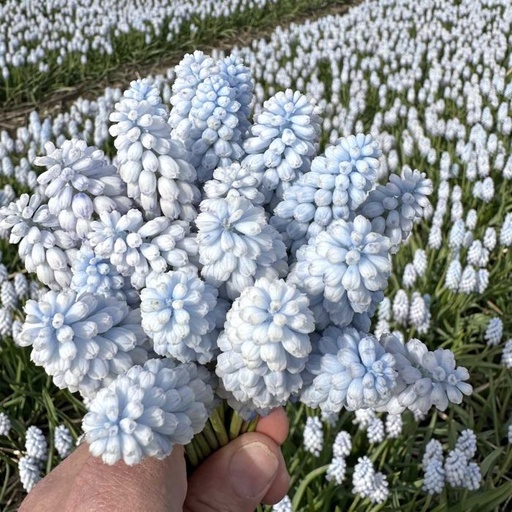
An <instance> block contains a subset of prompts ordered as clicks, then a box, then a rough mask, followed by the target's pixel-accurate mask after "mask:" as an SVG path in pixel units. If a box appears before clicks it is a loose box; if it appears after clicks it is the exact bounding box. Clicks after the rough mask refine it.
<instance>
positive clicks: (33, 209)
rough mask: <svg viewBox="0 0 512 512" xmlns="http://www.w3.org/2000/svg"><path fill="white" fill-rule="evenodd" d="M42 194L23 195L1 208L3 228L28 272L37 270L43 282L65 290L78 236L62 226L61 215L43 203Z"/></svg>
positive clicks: (0, 227)
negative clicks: (59, 216) (58, 215)
mask: <svg viewBox="0 0 512 512" xmlns="http://www.w3.org/2000/svg"><path fill="white" fill-rule="evenodd" d="M42 199H43V198H42V196H40V195H38V194H34V195H32V196H29V195H28V194H22V195H21V196H20V198H19V199H17V200H16V201H14V202H12V203H10V204H9V205H8V206H3V207H2V208H0V229H2V230H5V232H6V236H8V237H9V242H10V243H11V244H17V245H18V254H19V255H20V258H21V260H22V261H23V263H24V265H25V268H26V269H27V271H28V272H34V273H37V277H38V279H39V281H41V282H42V283H43V284H45V285H47V286H49V287H51V288H53V289H65V288H68V287H69V284H70V282H71V271H70V256H71V254H72V252H70V250H71V249H73V248H74V247H76V245H77V244H78V239H77V237H76V235H74V234H73V233H68V232H66V231H63V230H62V229H59V228H60V225H59V220H58V218H57V217H56V216H55V215H53V214H52V213H50V211H49V207H48V205H46V204H41V203H42Z"/></svg>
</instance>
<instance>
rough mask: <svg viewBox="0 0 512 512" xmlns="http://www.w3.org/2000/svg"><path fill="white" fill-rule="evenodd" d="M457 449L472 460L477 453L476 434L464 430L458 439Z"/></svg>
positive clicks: (469, 430)
mask: <svg viewBox="0 0 512 512" xmlns="http://www.w3.org/2000/svg"><path fill="white" fill-rule="evenodd" d="M455 448H456V449H457V450H460V451H461V452H462V453H463V454H464V455H465V456H466V458H467V459H468V460H469V459H472V458H473V457H474V456H475V455H476V451H477V446H476V435H475V433H474V432H473V431H472V430H471V429H466V430H463V431H462V432H461V433H460V435H459V438H458V439H457V442H456V444H455Z"/></svg>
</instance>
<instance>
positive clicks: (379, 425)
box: [366, 418, 385, 443]
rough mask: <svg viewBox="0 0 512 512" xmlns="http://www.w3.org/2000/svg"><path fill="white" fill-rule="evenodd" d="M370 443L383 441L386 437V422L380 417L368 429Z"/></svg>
mask: <svg viewBox="0 0 512 512" xmlns="http://www.w3.org/2000/svg"><path fill="white" fill-rule="evenodd" d="M366 435H367V437H368V442H369V443H382V441H384V438H385V431H384V422H383V421H382V420H381V419H380V418H375V419H374V420H373V421H372V422H371V423H370V425H369V426H368V430H367V431H366Z"/></svg>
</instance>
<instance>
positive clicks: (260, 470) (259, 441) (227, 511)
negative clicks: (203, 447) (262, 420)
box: [183, 432, 288, 512]
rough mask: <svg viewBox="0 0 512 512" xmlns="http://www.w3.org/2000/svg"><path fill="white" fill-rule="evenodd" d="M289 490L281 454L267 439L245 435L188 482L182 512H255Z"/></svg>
mask: <svg viewBox="0 0 512 512" xmlns="http://www.w3.org/2000/svg"><path fill="white" fill-rule="evenodd" d="M287 490H288V475H287V472H286V468H285V463H284V459H283V456H282V454H281V451H280V449H279V447H278V446H277V444H276V443H275V442H274V441H273V440H272V439H270V438H269V437H268V436H266V435H264V434H261V433H257V432H253V433H249V434H244V435H242V436H240V437H238V438H236V439H235V440H234V441H231V442H230V443H229V444H228V445H226V446H224V447H223V448H221V449H220V450H218V451H217V452H215V453H214V454H213V455H211V456H210V457H209V458H208V459H207V460H206V461H205V462H204V463H203V464H201V466H199V468H198V469H197V470H196V471H195V472H194V473H193V474H192V476H191V477H190V479H189V482H188V493H187V499H186V501H185V506H184V509H183V510H184V511H185V512H221V511H222V512H254V510H255V509H256V507H257V506H258V504H259V503H260V502H261V501H262V500H267V501H268V500H271V501H272V502H277V501H279V500H280V499H281V498H282V497H283V496H284V495H285V494H286V492H287Z"/></svg>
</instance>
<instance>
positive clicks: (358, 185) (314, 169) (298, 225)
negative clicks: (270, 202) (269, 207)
mask: <svg viewBox="0 0 512 512" xmlns="http://www.w3.org/2000/svg"><path fill="white" fill-rule="evenodd" d="M380 155H381V151H380V149H379V145H378V143H377V141H375V140H374V139H373V138H372V136H371V135H363V134H358V135H357V136H354V135H351V136H349V137H347V138H345V137H342V138H341V139H339V140H338V141H337V143H336V144H335V145H334V146H328V147H327V149H326V150H325V156H323V155H322V156H317V157H315V158H314V159H313V161H312V163H311V170H310V171H309V172H306V173H305V174H304V175H303V176H301V177H300V178H299V180H298V181H297V182H296V183H295V184H294V185H292V186H291V187H289V188H287V189H286V190H285V191H284V194H283V200H282V201H281V202H280V203H279V204H278V205H277V206H276V208H275V209H274V217H272V220H271V224H272V225H274V226H275V227H276V228H277V229H278V231H280V232H281V233H282V234H283V238H284V240H285V242H286V243H287V246H288V247H290V248H291V250H292V253H295V251H296V250H297V249H298V248H299V247H300V246H301V245H303V244H304V243H305V242H307V240H308V239H309V238H310V237H312V236H316V235H317V234H318V233H319V232H320V231H322V230H325V229H326V227H327V226H328V225H329V224H330V223H331V222H332V221H333V220H335V219H344V220H351V214H352V212H353V211H354V210H355V209H356V208H357V207H359V206H360V205H361V204H362V203H363V201H364V200H365V199H366V197H367V195H368V191H369V190H370V189H371V188H372V186H373V184H374V183H375V181H376V180H377V172H378V168H379V160H378V158H379V157H380Z"/></svg>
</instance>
